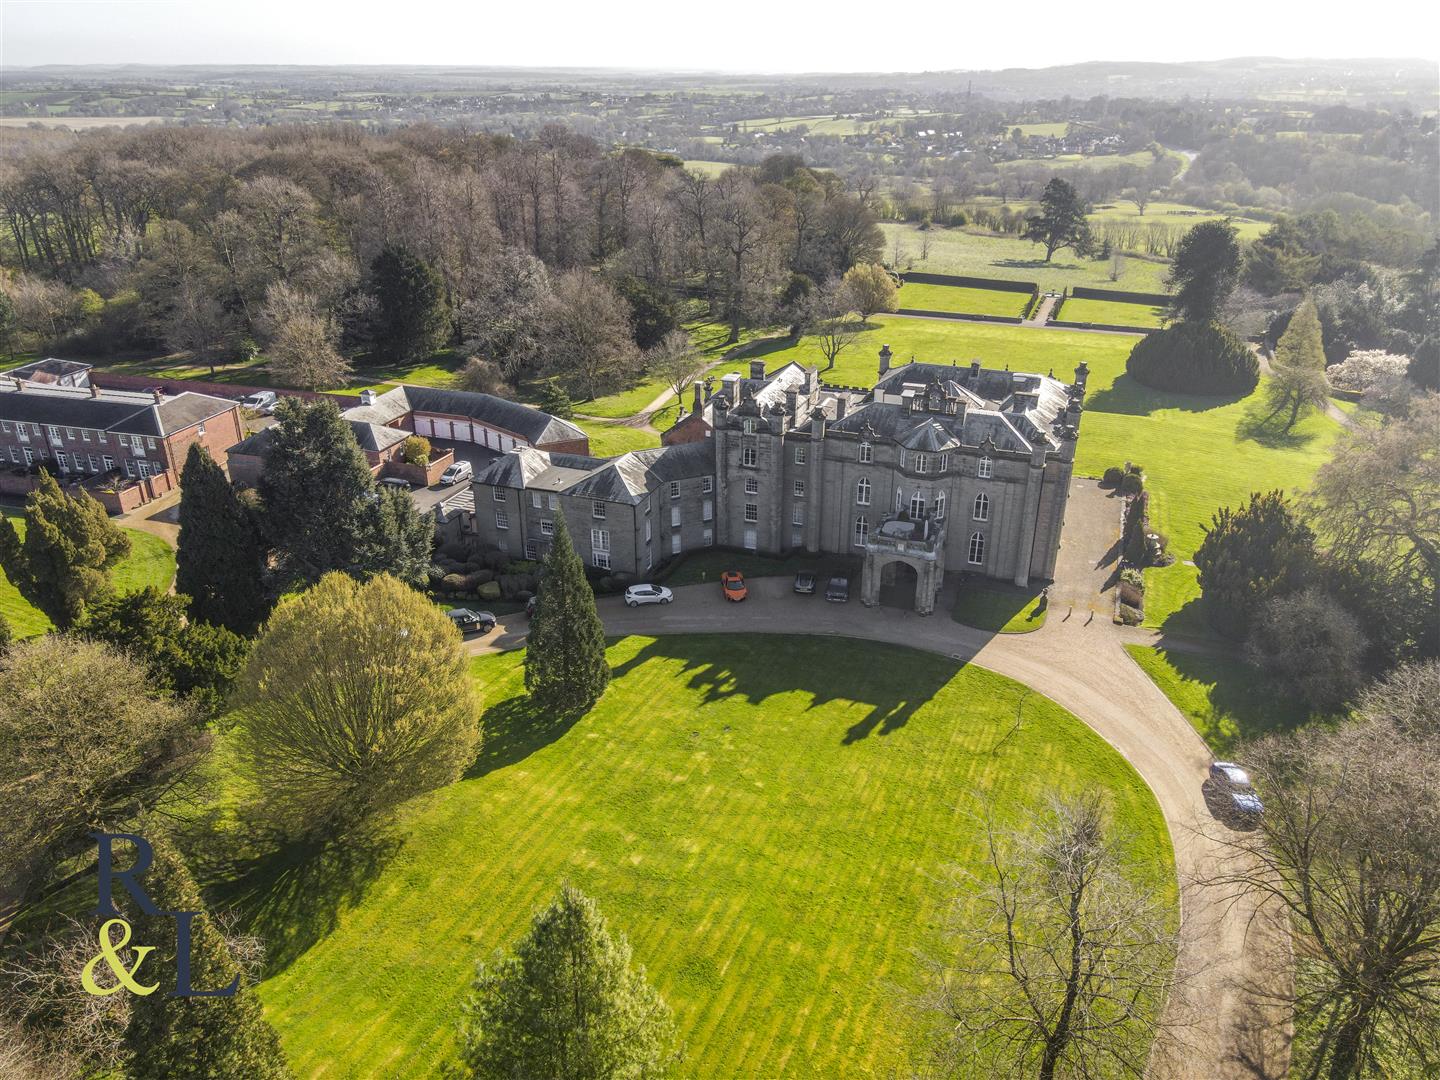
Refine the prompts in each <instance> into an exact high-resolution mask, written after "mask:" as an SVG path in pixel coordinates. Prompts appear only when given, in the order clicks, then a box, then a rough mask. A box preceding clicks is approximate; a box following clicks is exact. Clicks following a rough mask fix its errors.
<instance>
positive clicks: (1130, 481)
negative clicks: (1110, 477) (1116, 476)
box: [1120, 472, 1145, 495]
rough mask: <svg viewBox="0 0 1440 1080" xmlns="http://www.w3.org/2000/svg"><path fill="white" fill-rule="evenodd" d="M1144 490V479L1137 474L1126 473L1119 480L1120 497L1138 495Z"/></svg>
mask: <svg viewBox="0 0 1440 1080" xmlns="http://www.w3.org/2000/svg"><path fill="white" fill-rule="evenodd" d="M1144 490H1145V478H1144V477H1143V476H1141V475H1140V474H1139V473H1136V472H1131V473H1126V474H1125V475H1124V476H1122V477H1121V478H1120V494H1121V495H1139V494H1140V492H1142V491H1144Z"/></svg>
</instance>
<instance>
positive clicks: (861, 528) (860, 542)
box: [852, 514, 870, 547]
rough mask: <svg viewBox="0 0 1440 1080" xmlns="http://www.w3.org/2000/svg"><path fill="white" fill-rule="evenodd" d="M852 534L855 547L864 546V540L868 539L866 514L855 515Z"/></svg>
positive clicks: (868, 519) (868, 523)
mask: <svg viewBox="0 0 1440 1080" xmlns="http://www.w3.org/2000/svg"><path fill="white" fill-rule="evenodd" d="M852 536H853V537H854V546H855V547H864V546H865V543H866V541H867V540H869V539H870V518H869V516H868V515H866V514H857V515H855V526H854V532H853V533H852Z"/></svg>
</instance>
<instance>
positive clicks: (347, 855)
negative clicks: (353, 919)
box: [196, 825, 401, 978]
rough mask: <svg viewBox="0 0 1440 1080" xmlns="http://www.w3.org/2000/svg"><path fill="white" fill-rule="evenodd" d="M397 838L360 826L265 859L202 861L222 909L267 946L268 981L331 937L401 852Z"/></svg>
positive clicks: (277, 850)
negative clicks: (397, 852)
mask: <svg viewBox="0 0 1440 1080" xmlns="http://www.w3.org/2000/svg"><path fill="white" fill-rule="evenodd" d="M400 844H401V841H400V839H399V838H398V837H396V836H393V835H390V834H388V833H387V832H385V831H384V830H383V829H381V828H379V827H376V826H368V825H367V826H360V827H357V828H354V829H352V830H349V831H348V832H346V833H345V834H344V835H343V836H339V837H335V838H333V839H326V840H315V839H302V840H293V841H286V842H282V843H281V844H279V846H275V847H270V848H268V849H266V850H263V851H260V852H258V853H247V854H240V855H236V856H233V857H230V858H222V859H216V858H214V857H213V852H212V857H211V858H208V859H203V860H196V862H197V864H198V865H197V867H196V869H197V873H199V872H200V870H201V866H202V865H203V867H204V874H203V878H202V883H203V884H205V885H206V889H205V891H206V894H207V898H208V899H209V901H210V902H211V904H212V905H213V907H214V908H215V909H217V910H222V911H229V912H232V913H234V915H235V916H236V917H237V918H238V920H239V929H240V930H241V931H242V932H243V933H247V934H254V935H256V936H257V937H259V938H261V939H262V940H263V941H264V942H265V947H266V954H265V976H266V978H269V977H270V976H272V975H275V974H277V973H279V972H281V971H284V970H285V969H286V968H288V967H289V966H290V965H291V964H293V963H294V962H295V961H296V960H297V959H299V957H301V956H302V955H304V953H305V952H306V951H307V950H308V949H309V948H310V947H311V946H312V945H314V944H315V943H316V942H317V941H319V940H320V939H322V938H324V937H325V936H327V935H328V934H330V933H331V932H332V931H333V930H334V929H335V927H336V926H337V924H338V923H339V920H340V914H341V912H342V911H344V910H346V909H348V908H353V907H355V906H356V905H357V904H359V903H360V902H361V901H362V900H363V899H364V896H365V892H366V890H367V888H368V887H369V884H370V882H371V881H373V880H374V878H375V876H376V875H377V874H378V873H379V872H380V871H381V870H382V869H384V867H385V865H386V863H388V862H389V861H390V859H391V858H392V857H393V856H394V854H395V852H396V851H397V850H399V848H400Z"/></svg>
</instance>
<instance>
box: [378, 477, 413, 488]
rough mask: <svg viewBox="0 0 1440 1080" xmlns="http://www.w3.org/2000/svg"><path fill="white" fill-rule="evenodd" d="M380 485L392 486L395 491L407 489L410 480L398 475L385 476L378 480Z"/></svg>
mask: <svg viewBox="0 0 1440 1080" xmlns="http://www.w3.org/2000/svg"><path fill="white" fill-rule="evenodd" d="M380 486H381V487H388V488H394V489H395V490H396V491H409V490H410V481H409V480H406V479H404V478H403V477H399V476H387V477H385V479H384V480H381V481H380Z"/></svg>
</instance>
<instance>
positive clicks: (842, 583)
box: [825, 577, 850, 604]
mask: <svg viewBox="0 0 1440 1080" xmlns="http://www.w3.org/2000/svg"><path fill="white" fill-rule="evenodd" d="M825 599H826V600H833V601H835V603H837V604H843V603H845V601H847V600H849V599H850V579H849V578H843V577H832V578H831V579H830V584H829V585H826V586H825Z"/></svg>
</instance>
